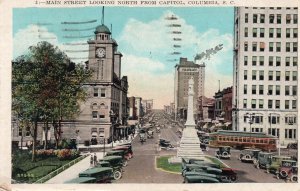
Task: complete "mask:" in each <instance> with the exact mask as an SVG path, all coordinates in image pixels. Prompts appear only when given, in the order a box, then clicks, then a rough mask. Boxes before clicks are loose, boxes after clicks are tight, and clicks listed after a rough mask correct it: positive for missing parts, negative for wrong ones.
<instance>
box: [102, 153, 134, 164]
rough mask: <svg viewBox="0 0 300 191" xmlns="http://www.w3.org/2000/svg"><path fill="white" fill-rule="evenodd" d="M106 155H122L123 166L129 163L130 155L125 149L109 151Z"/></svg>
mask: <svg viewBox="0 0 300 191" xmlns="http://www.w3.org/2000/svg"><path fill="white" fill-rule="evenodd" d="M105 156H121V157H122V159H123V167H125V166H127V164H128V160H129V156H128V155H126V154H125V151H124V150H113V151H108V152H107V153H106V155H105Z"/></svg>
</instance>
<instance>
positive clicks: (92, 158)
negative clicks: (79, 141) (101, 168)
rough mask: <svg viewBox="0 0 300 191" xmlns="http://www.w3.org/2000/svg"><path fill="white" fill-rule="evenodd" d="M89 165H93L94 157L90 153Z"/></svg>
mask: <svg viewBox="0 0 300 191" xmlns="http://www.w3.org/2000/svg"><path fill="white" fill-rule="evenodd" d="M90 165H91V167H93V165H94V157H93V155H91V160H90Z"/></svg>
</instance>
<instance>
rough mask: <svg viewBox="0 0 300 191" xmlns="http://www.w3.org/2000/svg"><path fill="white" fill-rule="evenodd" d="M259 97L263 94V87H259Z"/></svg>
mask: <svg viewBox="0 0 300 191" xmlns="http://www.w3.org/2000/svg"><path fill="white" fill-rule="evenodd" d="M258 89H259V95H263V94H264V86H263V85H259V88H258Z"/></svg>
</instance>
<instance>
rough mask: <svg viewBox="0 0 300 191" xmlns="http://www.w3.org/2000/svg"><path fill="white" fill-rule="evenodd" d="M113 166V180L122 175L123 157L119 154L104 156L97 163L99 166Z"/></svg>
mask: <svg viewBox="0 0 300 191" xmlns="http://www.w3.org/2000/svg"><path fill="white" fill-rule="evenodd" d="M108 164H109V165H110V167H112V168H113V177H114V179H115V180H118V179H120V178H121V177H122V172H123V159H122V157H121V156H105V157H103V158H102V159H101V160H100V161H99V162H98V164H97V165H99V166H106V167H107V166H108Z"/></svg>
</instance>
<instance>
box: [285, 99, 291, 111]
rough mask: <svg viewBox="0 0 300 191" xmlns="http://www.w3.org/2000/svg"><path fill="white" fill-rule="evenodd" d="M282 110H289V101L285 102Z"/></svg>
mask: <svg viewBox="0 0 300 191" xmlns="http://www.w3.org/2000/svg"><path fill="white" fill-rule="evenodd" d="M284 109H290V100H285V102H284Z"/></svg>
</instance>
